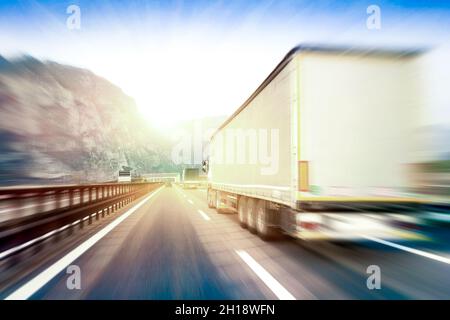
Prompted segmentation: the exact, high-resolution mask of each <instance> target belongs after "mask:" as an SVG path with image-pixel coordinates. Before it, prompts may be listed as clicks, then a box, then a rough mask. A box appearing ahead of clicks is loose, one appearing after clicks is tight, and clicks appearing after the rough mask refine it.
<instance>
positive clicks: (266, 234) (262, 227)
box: [255, 200, 276, 241]
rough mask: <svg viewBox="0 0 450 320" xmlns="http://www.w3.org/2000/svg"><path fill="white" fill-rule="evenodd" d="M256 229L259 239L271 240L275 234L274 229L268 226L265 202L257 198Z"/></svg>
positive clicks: (267, 212) (267, 211) (268, 220)
mask: <svg viewBox="0 0 450 320" xmlns="http://www.w3.org/2000/svg"><path fill="white" fill-rule="evenodd" d="M255 213H256V214H255V216H256V231H257V232H258V235H259V236H260V238H261V239H263V240H265V241H267V240H271V239H272V238H273V237H274V236H275V235H276V230H275V229H274V228H273V227H271V226H270V219H269V210H268V209H267V202H266V201H264V200H259V201H258V203H257V204H256V212H255Z"/></svg>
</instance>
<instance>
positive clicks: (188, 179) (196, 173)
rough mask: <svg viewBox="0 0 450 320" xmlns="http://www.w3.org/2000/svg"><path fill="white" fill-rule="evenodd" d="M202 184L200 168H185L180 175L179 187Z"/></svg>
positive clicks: (188, 187)
mask: <svg viewBox="0 0 450 320" xmlns="http://www.w3.org/2000/svg"><path fill="white" fill-rule="evenodd" d="M201 184H202V179H201V177H200V168H185V169H183V174H182V177H181V183H180V185H181V187H183V188H184V189H196V188H198V187H200V186H201Z"/></svg>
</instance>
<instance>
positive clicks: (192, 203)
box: [9, 186, 450, 299]
mask: <svg viewBox="0 0 450 320" xmlns="http://www.w3.org/2000/svg"><path fill="white" fill-rule="evenodd" d="M138 202H139V204H138V205H137V203H138ZM136 205H137V207H136V208H134V209H132V208H133V206H136ZM114 219H120V220H114ZM114 219H112V220H111V221H108V223H104V225H103V226H102V227H101V228H97V229H98V230H96V232H95V233H94V234H93V235H89V237H86V239H85V240H83V241H85V242H82V241H79V242H78V243H76V244H74V245H72V246H71V247H70V248H67V249H66V250H65V251H64V252H63V253H62V254H60V255H59V256H58V257H55V259H53V261H52V262H51V263H49V264H46V265H45V266H42V267H41V268H40V269H39V270H36V271H34V272H33V273H32V274H29V275H26V276H24V277H23V279H21V281H20V284H18V285H17V286H16V287H15V288H14V290H12V291H11V292H10V293H9V294H12V296H10V297H13V298H30V299H448V298H450V264H449V261H450V250H449V248H450V246H449V245H448V244H449V240H450V238H449V237H448V232H446V231H442V230H441V231H442V232H440V231H439V230H434V232H436V236H437V237H440V238H439V239H438V240H437V242H436V243H434V242H429V243H420V244H419V243H402V244H401V245H403V246H404V247H395V244H394V246H392V245H391V243H388V244H382V243H377V242H373V241H367V242H365V243H360V244H353V245H338V244H332V243H316V244H314V243H313V244H311V243H306V244H305V243H302V242H301V241H296V240H294V239H291V238H288V237H281V238H280V239H278V240H276V241H273V242H264V241H262V240H261V239H259V238H258V237H257V236H256V235H254V234H251V233H250V232H248V231H247V230H246V229H242V228H241V227H240V226H239V223H238V221H237V216H236V215H235V214H218V213H216V211H215V210H213V209H209V208H208V206H207V203H206V191H205V190H201V189H196V190H184V189H181V188H179V187H176V186H173V187H163V188H161V189H160V190H158V191H156V192H154V193H152V194H151V195H150V196H149V197H146V198H143V199H141V200H139V201H136V204H135V203H134V204H132V205H131V206H129V207H128V208H127V209H126V210H125V212H124V213H123V214H122V215H120V216H117V217H116V218H114ZM114 222H115V225H114V227H111V226H110V224H111V223H114ZM107 227H108V230H104V229H106V228H107ZM102 228H103V229H102ZM102 230H103V234H102V237H100V236H97V237H96V238H95V239H92V238H93V237H95V236H96V235H98V234H99V233H100V232H102ZM86 242H89V243H88V244H89V245H88V246H86ZM83 245H85V247H83ZM410 249H415V250H410ZM408 250H409V251H408ZM64 257H66V258H64ZM61 258H62V259H61ZM439 258H441V260H439ZM72 260H73V261H72ZM68 265H76V266H78V267H79V270H80V275H81V277H80V280H81V281H80V284H81V289H73V290H69V289H68V287H67V281H68V279H69V277H70V276H71V274H68V273H67V272H66V271H67V267H68ZM370 265H376V266H378V267H379V268H380V270H381V289H379V290H377V289H374V290H370V289H368V287H367V279H368V277H369V276H370V275H369V274H368V273H367V268H368V267H369V266H370Z"/></svg>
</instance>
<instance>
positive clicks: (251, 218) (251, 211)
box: [246, 198, 256, 233]
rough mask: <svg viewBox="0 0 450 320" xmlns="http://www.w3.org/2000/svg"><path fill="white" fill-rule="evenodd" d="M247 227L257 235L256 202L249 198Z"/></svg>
mask: <svg viewBox="0 0 450 320" xmlns="http://www.w3.org/2000/svg"><path fill="white" fill-rule="evenodd" d="M246 209H247V210H246V211H247V227H248V230H249V231H250V232H251V233H256V217H255V211H256V210H255V200H254V199H252V198H248V200H247V205H246Z"/></svg>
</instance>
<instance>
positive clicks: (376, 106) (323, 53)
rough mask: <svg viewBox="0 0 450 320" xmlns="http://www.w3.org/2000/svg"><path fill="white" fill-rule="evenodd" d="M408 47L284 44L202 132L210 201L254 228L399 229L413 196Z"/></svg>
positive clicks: (334, 233) (370, 232)
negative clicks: (220, 118)
mask: <svg viewBox="0 0 450 320" xmlns="http://www.w3.org/2000/svg"><path fill="white" fill-rule="evenodd" d="M419 55H420V52H419V51H395V50H362V49H348V48H332V47H311V46H299V47H296V48H294V49H292V50H291V51H290V52H289V53H288V54H287V55H286V57H285V58H284V59H283V60H282V61H281V62H280V63H279V64H278V65H277V67H276V68H275V69H274V70H273V71H272V73H271V74H270V75H269V76H268V77H267V78H266V79H265V81H264V82H263V83H262V84H261V85H260V86H259V87H258V88H257V90H256V91H255V92H254V93H253V94H252V95H251V96H250V98H249V99H248V100H247V101H245V103H244V104H243V105H242V106H241V107H240V108H239V109H238V110H237V111H236V112H235V113H234V114H233V115H232V116H231V117H230V118H229V119H228V120H226V121H225V122H224V123H223V125H222V126H221V127H220V128H219V129H218V130H217V131H216V133H215V134H214V135H213V136H212V138H211V141H210V157H209V160H208V177H209V182H208V193H207V194H208V204H209V206H210V207H215V208H217V209H218V211H223V210H229V209H231V210H234V211H237V212H238V215H239V221H240V223H241V225H242V226H243V227H247V228H249V229H250V231H252V232H257V233H258V234H260V235H261V236H262V237H263V238H268V237H270V236H271V235H272V234H273V232H275V231H276V230H277V229H281V230H282V231H284V232H286V233H288V234H290V235H292V236H295V237H299V238H303V239H355V238H360V237H364V236H374V235H376V236H380V237H384V238H399V237H404V236H406V234H409V233H406V232H404V231H401V232H400V231H399V230H398V229H397V228H396V227H395V226H396V225H397V223H398V221H399V220H405V221H408V220H410V219H411V216H413V215H411V213H413V212H415V210H416V207H417V205H418V204H419V203H420V202H421V200H420V199H419V198H418V196H416V195H414V194H412V193H411V190H412V187H413V184H414V182H413V181H412V177H413V176H414V175H413V171H414V168H415V166H414V164H415V163H417V162H418V161H420V159H419V158H418V156H419V152H418V151H420V142H419V141H418V139H417V134H416V133H417V132H416V128H417V127H418V121H419V119H420V112H422V111H421V104H422V100H421V99H422V98H421V91H420V90H421V86H420V85H419V81H420V75H419V74H418V71H417V70H418V68H417V67H416V57H417V56H419ZM403 222H404V221H403Z"/></svg>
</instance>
